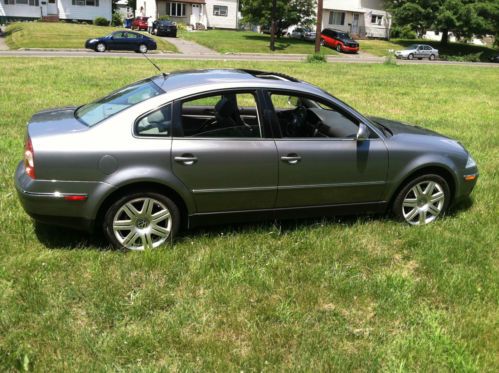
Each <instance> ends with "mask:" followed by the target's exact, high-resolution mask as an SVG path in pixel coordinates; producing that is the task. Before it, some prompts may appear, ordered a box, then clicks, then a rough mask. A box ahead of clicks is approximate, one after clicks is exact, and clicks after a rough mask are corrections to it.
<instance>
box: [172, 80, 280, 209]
mask: <svg viewBox="0 0 499 373" xmlns="http://www.w3.org/2000/svg"><path fill="white" fill-rule="evenodd" d="M260 96H261V93H258V92H255V91H251V90H247V91H237V92H236V91H223V92H217V93H211V94H209V95H208V96H206V95H204V96H196V97H191V98H188V99H185V100H180V101H177V102H176V103H175V107H176V109H175V110H176V118H177V120H176V127H175V130H174V131H175V132H174V139H173V145H172V169H173V172H174V173H175V175H176V176H177V177H178V178H179V179H180V180H182V182H183V183H184V184H185V185H186V186H187V188H188V189H190V191H191V192H192V194H193V196H194V199H195V202H196V208H197V212H198V213H211V212H225V211H245V210H259V209H271V208H272V207H273V206H274V203H275V198H276V194H277V172H278V171H277V168H278V160H277V151H276V147H275V143H274V140H273V139H272V138H271V137H270V136H268V132H267V130H266V128H265V127H264V126H263V119H262V115H261V111H260V110H259V104H258V102H260V99H259V98H258V97H260Z"/></svg>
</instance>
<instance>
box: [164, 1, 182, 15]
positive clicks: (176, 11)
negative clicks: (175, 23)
mask: <svg viewBox="0 0 499 373" xmlns="http://www.w3.org/2000/svg"><path fill="white" fill-rule="evenodd" d="M168 5H169V6H170V9H169V12H168V15H170V16H172V17H185V4H183V3H170V4H168Z"/></svg>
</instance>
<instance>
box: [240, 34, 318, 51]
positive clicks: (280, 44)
mask: <svg viewBox="0 0 499 373" xmlns="http://www.w3.org/2000/svg"><path fill="white" fill-rule="evenodd" d="M244 38H245V39H247V40H254V41H260V42H266V43H269V44H270V37H269V36H268V35H244ZM292 45H307V46H310V45H311V44H310V43H307V42H304V41H303V40H298V39H289V38H282V37H281V38H276V39H275V49H276V50H281V51H282V50H285V49H287V48H289V47H290V46H292ZM269 48H270V46H269ZM269 50H270V49H269Z"/></svg>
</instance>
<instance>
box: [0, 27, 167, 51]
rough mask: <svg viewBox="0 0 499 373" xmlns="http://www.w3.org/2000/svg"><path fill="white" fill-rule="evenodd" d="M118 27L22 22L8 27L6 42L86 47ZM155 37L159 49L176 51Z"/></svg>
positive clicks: (11, 44) (17, 45)
mask: <svg viewBox="0 0 499 373" xmlns="http://www.w3.org/2000/svg"><path fill="white" fill-rule="evenodd" d="M118 30H119V28H116V27H103V26H93V25H82V24H71V23H63V22H59V23H51V22H20V23H13V24H10V25H9V26H8V27H7V30H6V36H7V38H6V42H7V45H8V46H9V47H10V48H11V49H19V48H85V41H86V40H87V39H90V38H95V37H99V36H105V35H108V34H110V33H111V32H113V31H118ZM153 38H154V39H155V40H156V43H157V44H158V50H160V51H165V52H176V51H177V48H176V47H175V46H174V45H172V44H170V43H168V42H167V41H165V40H164V39H162V38H157V37H154V36H153Z"/></svg>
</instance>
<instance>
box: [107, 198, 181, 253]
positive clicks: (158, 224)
mask: <svg viewBox="0 0 499 373" xmlns="http://www.w3.org/2000/svg"><path fill="white" fill-rule="evenodd" d="M179 226H180V212H179V209H178V207H177V206H176V205H175V203H174V202H173V201H172V200H170V199H169V198H167V197H165V196H164V195H162V194H159V193H154V192H146V193H134V194H130V195H128V196H125V197H122V198H120V199H119V200H117V201H116V202H115V203H113V204H112V205H111V207H110V208H109V210H108V211H107V213H106V215H105V217H104V224H103V229H104V234H105V235H106V237H107V239H108V240H109V242H110V243H111V244H112V245H113V246H114V247H116V248H119V249H122V248H124V249H128V250H139V251H140V250H148V249H156V248H158V247H160V246H162V245H164V244H165V243H167V242H168V241H169V240H171V239H173V237H174V236H175V235H176V233H177V232H178V229H179Z"/></svg>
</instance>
